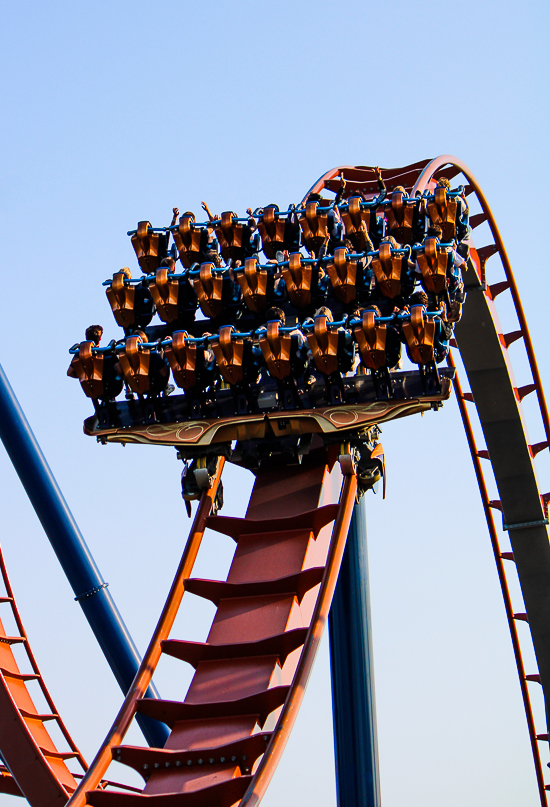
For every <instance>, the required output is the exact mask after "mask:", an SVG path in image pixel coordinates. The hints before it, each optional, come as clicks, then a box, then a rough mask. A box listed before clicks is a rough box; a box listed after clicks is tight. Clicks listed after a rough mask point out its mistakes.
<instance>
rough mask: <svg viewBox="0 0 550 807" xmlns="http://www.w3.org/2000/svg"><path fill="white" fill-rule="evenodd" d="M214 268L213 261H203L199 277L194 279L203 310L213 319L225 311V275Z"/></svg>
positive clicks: (206, 315)
mask: <svg viewBox="0 0 550 807" xmlns="http://www.w3.org/2000/svg"><path fill="white" fill-rule="evenodd" d="M213 270H214V264H213V263H201V267H200V274H199V277H197V278H195V279H194V280H193V286H194V287H195V292H196V294H197V299H198V301H199V305H200V308H201V311H202V313H203V314H204V315H205V317H210V318H211V319H215V318H216V317H218V316H219V315H220V314H221V313H222V311H223V303H222V291H223V277H222V275H221V274H220V273H219V272H218V273H214V271H213Z"/></svg>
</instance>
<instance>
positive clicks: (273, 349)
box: [260, 322, 292, 381]
mask: <svg viewBox="0 0 550 807" xmlns="http://www.w3.org/2000/svg"><path fill="white" fill-rule="evenodd" d="M280 329H281V323H280V322H268V323H267V331H266V332H265V333H264V334H263V335H262V336H260V349H261V351H262V354H263V357H264V359H265V363H266V364H267V369H268V370H269V374H270V375H272V376H273V377H274V378H278V379H279V380H280V381H282V380H283V379H284V378H287V377H288V376H289V375H290V371H291V367H290V351H291V345H292V337H291V336H290V334H283V333H281V332H280Z"/></svg>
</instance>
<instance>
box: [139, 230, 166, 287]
mask: <svg viewBox="0 0 550 807" xmlns="http://www.w3.org/2000/svg"><path fill="white" fill-rule="evenodd" d="M150 229H151V222H150V221H140V222H138V226H137V230H136V232H135V234H134V235H133V236H132V246H133V248H134V251H135V253H136V256H137V259H138V263H139V265H140V267H141V270H142V272H144V274H146V275H152V274H154V272H156V271H157V269H158V268H159V266H160V262H161V261H162V259H163V258H165V257H166V252H167V248H168V235H167V233H153V232H149V230H150Z"/></svg>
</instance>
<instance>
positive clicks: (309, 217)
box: [299, 202, 328, 257]
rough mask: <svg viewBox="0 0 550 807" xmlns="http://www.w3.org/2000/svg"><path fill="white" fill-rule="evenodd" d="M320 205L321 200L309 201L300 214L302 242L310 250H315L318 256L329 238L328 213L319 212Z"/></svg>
mask: <svg viewBox="0 0 550 807" xmlns="http://www.w3.org/2000/svg"><path fill="white" fill-rule="evenodd" d="M322 204H324V202H323V203H322ZM318 207H319V202H307V203H306V206H305V210H304V211H303V212H302V213H301V214H300V216H299V222H300V227H301V228H302V243H303V245H304V246H305V248H306V249H307V250H308V252H313V254H314V255H315V256H316V257H318V256H319V250H320V249H321V247H322V246H323V244H324V243H325V240H326V239H327V238H328V228H327V221H328V217H327V214H326V213H318V212H317V208H318Z"/></svg>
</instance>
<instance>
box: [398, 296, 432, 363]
mask: <svg viewBox="0 0 550 807" xmlns="http://www.w3.org/2000/svg"><path fill="white" fill-rule="evenodd" d="M403 335H404V337H405V340H406V343H407V353H408V356H409V358H410V360H411V361H412V362H414V363H415V364H421V365H425V364H431V363H432V362H433V360H434V339H435V322H434V321H433V320H428V319H427V318H426V317H425V315H424V307H423V306H422V305H413V306H411V319H410V322H404V323H403Z"/></svg>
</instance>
